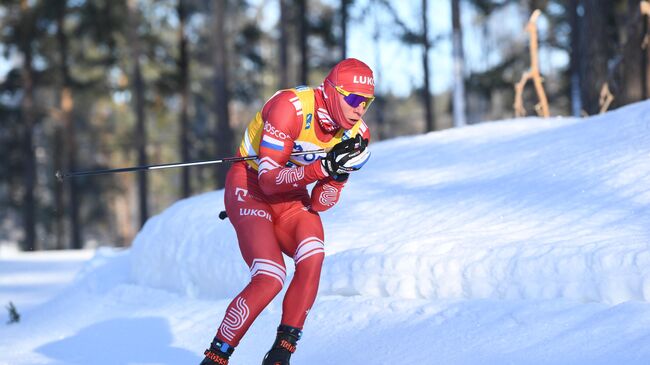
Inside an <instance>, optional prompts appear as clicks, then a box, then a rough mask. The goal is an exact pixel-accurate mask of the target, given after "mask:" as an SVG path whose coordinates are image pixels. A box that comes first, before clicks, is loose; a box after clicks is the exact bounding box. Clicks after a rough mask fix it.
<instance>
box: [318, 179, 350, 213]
mask: <svg viewBox="0 0 650 365" xmlns="http://www.w3.org/2000/svg"><path fill="white" fill-rule="evenodd" d="M344 186H345V181H342V182H339V181H336V180H334V179H332V178H331V177H330V178H327V179H324V180H321V181H319V182H317V183H316V186H314V189H313V190H312V191H311V209H312V210H314V211H316V212H324V211H326V210H328V209H329V208H331V207H333V206H334V205H336V203H338V201H339V197H340V196H341V191H342V190H343V187H344Z"/></svg>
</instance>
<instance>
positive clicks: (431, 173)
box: [0, 102, 650, 365]
mask: <svg viewBox="0 0 650 365" xmlns="http://www.w3.org/2000/svg"><path fill="white" fill-rule="evenodd" d="M371 149H372V154H373V155H372V158H371V159H370V161H369V162H368V164H366V166H365V167H364V169H363V170H362V171H360V172H358V173H355V174H354V175H353V176H352V177H351V179H350V182H349V183H348V184H347V186H346V188H345V191H344V193H343V196H342V199H341V201H340V202H339V204H338V205H337V206H336V207H334V208H333V209H332V210H331V211H328V212H326V213H323V214H322V217H323V222H324V225H325V232H326V237H325V242H326V260H325V264H324V265H325V266H324V270H323V275H322V280H321V286H320V291H319V297H318V299H317V302H316V304H315V305H314V307H313V309H312V311H311V313H310V317H309V318H308V320H307V323H306V327H305V331H304V332H305V334H304V336H303V340H302V341H301V342H300V343H299V348H298V351H297V352H296V354H295V355H294V356H293V357H292V360H293V363H294V364H316V365H318V364H333V363H336V364H339V365H345V364H392V363H402V364H481V365H484V364H590V365H591V364H614V363H616V364H647V363H648V359H650V304H649V302H650V245H649V244H650V228H649V227H650V226H649V225H648V222H649V221H650V102H644V103H638V104H634V105H631V106H628V107H625V108H621V109H619V110H616V111H613V112H610V113H607V114H604V115H600V116H595V117H591V118H585V119H573V118H552V119H547V120H544V119H538V118H525V119H517V120H509V121H501V122H492V123H484V124H480V125H476V126H471V127H465V128H460V129H454V130H447V131H443V132H436V133H430V134H427V135H420V136H414V137H404V138H399V139H394V140H389V141H384V142H379V143H373V144H372V145H371ZM222 209H223V191H215V192H211V193H207V194H202V195H199V196H195V197H191V198H188V199H184V200H180V201H178V202H176V203H175V204H173V205H172V206H170V207H169V208H168V209H166V210H165V211H164V212H163V213H161V214H160V215H158V216H155V217H152V218H151V219H150V220H149V221H148V222H147V224H146V225H145V226H144V227H143V229H142V230H141V232H140V233H139V234H138V236H137V237H136V239H135V241H134V243H133V247H132V248H131V249H129V250H123V251H117V250H110V249H100V250H98V251H97V252H96V253H95V254H94V257H93V258H92V259H89V260H87V261H86V258H87V256H85V257H83V256H82V257H77V258H76V259H75V258H72V259H71V260H70V262H71V264H70V265H60V266H56V265H55V264H57V263H61V261H62V260H63V258H65V257H66V255H73V254H68V253H59V254H58V255H59V256H56V255H54V254H39V255H42V258H39V260H42V262H43V265H35V264H34V265H35V266H34V265H32V262H33V260H34V259H30V257H35V256H30V255H32V254H29V255H27V254H17V253H14V254H9V255H6V254H3V253H2V252H1V251H0V275H2V278H1V279H0V300H2V301H3V302H8V300H13V301H14V303H15V304H16V306H17V308H18V311H19V312H20V313H21V315H22V319H21V322H20V323H18V324H12V325H6V326H5V325H1V324H0V364H5V363H6V364H12V365H22V364H83V363H93V364H188V363H190V364H191V363H196V364H198V363H199V362H200V361H201V359H202V355H201V353H202V351H203V349H204V348H205V347H206V346H207V345H208V343H209V342H210V340H211V339H212V336H213V335H214V332H215V331H216V328H217V325H218V323H219V322H220V321H221V319H222V316H223V313H224V311H225V309H226V307H227V305H228V303H229V301H230V299H231V298H232V297H233V296H234V295H235V294H237V293H238V292H239V291H240V290H241V289H242V288H243V286H244V285H245V284H246V283H247V281H248V279H249V277H248V275H249V274H248V270H247V268H246V266H245V264H244V262H243V260H242V259H241V257H240V254H239V251H238V247H237V242H236V237H235V234H234V231H233V229H232V227H231V226H230V224H229V223H228V221H227V220H226V221H221V220H219V218H218V214H219V211H221V210H222ZM5 256H6V257H5ZM70 257H72V256H70ZM63 261H64V262H65V260H63ZM82 262H85V263H84V264H83V267H82V268H81V269H79V268H80V266H79V265H81V263H82ZM21 263H24V264H21ZM49 263H51V264H52V265H51V266H50V265H49ZM286 263H287V267H288V268H291V266H292V265H291V262H290V261H289V260H287V262H286ZM76 271H79V273H78V274H77V275H76V277H75V278H74V279H73V280H72V279H70V278H71V273H73V272H76ZM289 271H290V272H291V270H289ZM52 282H54V284H55V285H54V286H52V285H50V284H51V283H52ZM64 282H69V285H67V286H65V287H63V286H62V285H63V283H64ZM26 292H29V293H30V294H29V295H27V296H24V297H21V296H22V295H23V294H24V293H26ZM56 293H58V295H55V294H56ZM281 296H282V295H280V296H278V298H276V300H274V301H273V302H272V303H271V304H270V306H269V307H268V308H267V310H265V311H264V312H263V313H262V315H261V316H260V317H259V319H258V320H257V321H256V322H255V323H254V324H253V326H252V327H251V329H250V330H249V332H248V334H247V335H246V337H244V339H243V341H242V342H241V344H240V346H239V347H238V348H237V350H236V351H235V354H234V355H233V357H232V359H231V364H233V365H237V364H257V363H260V362H261V358H262V356H263V354H264V353H265V352H266V351H267V350H268V347H269V346H270V345H271V343H272V341H273V338H274V333H275V327H276V326H277V324H278V321H279V317H280V313H281V304H282V303H281ZM37 302H38V303H37ZM5 318H6V316H5Z"/></svg>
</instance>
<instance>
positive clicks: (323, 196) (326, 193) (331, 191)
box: [311, 124, 370, 212]
mask: <svg viewBox="0 0 650 365" xmlns="http://www.w3.org/2000/svg"><path fill="white" fill-rule="evenodd" d="M364 127H365V128H362V129H363V133H362V134H361V136H362V137H363V138H365V139H368V141H369V142H370V130H369V129H368V128H367V126H365V124H364ZM346 182H347V179H346V180H345V181H341V182H339V181H336V180H334V179H332V178H331V177H328V178H326V179H323V180H320V181H319V182H317V183H316V186H314V189H313V190H312V191H311V209H312V210H314V211H316V212H324V211H326V210H328V209H330V208H331V207H333V206H334V205H336V203H338V201H339V198H340V197H341V191H343V187H344V186H345V183H346Z"/></svg>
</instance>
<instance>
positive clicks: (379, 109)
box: [372, 12, 388, 141]
mask: <svg viewBox="0 0 650 365" xmlns="http://www.w3.org/2000/svg"><path fill="white" fill-rule="evenodd" d="M374 28H375V29H374V31H373V35H372V40H373V42H374V44H375V47H374V48H375V70H374V79H375V80H381V79H382V77H381V72H382V71H381V31H382V27H381V24H380V22H379V18H378V15H377V12H374ZM375 87H376V88H375V95H376V96H377V97H376V99H375V101H374V103H373V108H375V115H376V117H375V121H376V123H377V127H378V128H377V129H378V133H377V140H379V141H381V140H383V139H386V137H387V135H388V133H387V132H388V131H387V130H386V116H385V115H384V98H383V97H380V96H378V95H377V94H378V90H377V84H375ZM375 104H376V105H375Z"/></svg>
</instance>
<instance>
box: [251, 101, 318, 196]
mask: <svg viewBox="0 0 650 365" xmlns="http://www.w3.org/2000/svg"><path fill="white" fill-rule="evenodd" d="M295 97H296V96H295V94H294V93H292V92H291V91H282V92H279V93H278V94H276V95H275V96H273V97H272V98H271V99H270V100H269V101H268V102H267V103H266V104H265V105H264V108H263V109H262V120H263V121H264V131H263V133H262V139H261V141H260V148H259V170H258V174H257V179H258V182H259V185H260V188H261V189H262V191H263V192H264V194H266V195H273V194H280V193H284V192H288V191H291V190H294V189H300V188H304V187H305V186H307V185H309V184H311V183H313V182H314V181H317V180H320V179H323V178H325V177H326V176H327V173H326V172H325V171H324V170H323V168H322V166H321V164H320V163H312V164H310V165H307V166H299V167H285V166H286V163H287V161H289V157H290V156H291V152H292V150H293V141H294V140H295V139H296V138H298V136H299V135H300V129H301V128H302V109H301V108H300V107H299V104H298V103H296V104H294V102H295V101H296V100H294V99H293V98H295ZM292 100H293V101H294V102H292Z"/></svg>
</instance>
